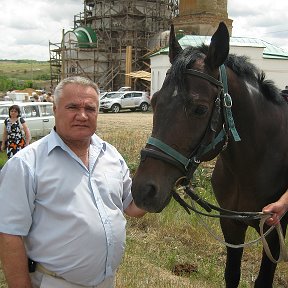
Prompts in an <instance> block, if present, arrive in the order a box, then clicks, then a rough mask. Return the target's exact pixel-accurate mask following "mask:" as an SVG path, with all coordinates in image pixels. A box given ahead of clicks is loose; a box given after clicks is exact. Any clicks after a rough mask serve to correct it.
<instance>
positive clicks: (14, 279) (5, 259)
mask: <svg viewBox="0 0 288 288" xmlns="http://www.w3.org/2000/svg"><path fill="white" fill-rule="evenodd" d="M0 260H1V262H2V269H3V270H4V274H5V277H6V281H7V284H8V287H9V288H32V284H31V280H30V276H29V271H28V259H27V256H26V251H25V247H24V243H23V240H22V237H21V236H16V235H10V234H4V233H0Z"/></svg>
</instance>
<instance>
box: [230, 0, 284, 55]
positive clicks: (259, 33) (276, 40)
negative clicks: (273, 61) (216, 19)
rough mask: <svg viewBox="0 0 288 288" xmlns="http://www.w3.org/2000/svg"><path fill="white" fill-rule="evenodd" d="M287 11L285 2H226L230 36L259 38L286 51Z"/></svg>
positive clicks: (231, 0) (245, 0) (266, 0)
mask: <svg viewBox="0 0 288 288" xmlns="http://www.w3.org/2000/svg"><path fill="white" fill-rule="evenodd" d="M287 10H288V2H287V1H285V0H277V1H275V2H274V3H273V1H271V0H253V1H251V0H249V1H248V0H242V1H239V0H228V15H229V18H230V19H232V20H233V30H232V35H233V36H239V37H253V38H260V39H262V40H265V41H267V42H269V43H271V44H274V45H277V46H279V47H282V48H285V49H287V51H288V37H287V36H288V23H287V21H286V19H287V16H286V14H287Z"/></svg>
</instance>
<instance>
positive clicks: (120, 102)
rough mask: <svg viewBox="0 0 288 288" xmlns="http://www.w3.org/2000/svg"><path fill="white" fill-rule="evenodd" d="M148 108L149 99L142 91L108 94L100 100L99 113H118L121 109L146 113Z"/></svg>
mask: <svg viewBox="0 0 288 288" xmlns="http://www.w3.org/2000/svg"><path fill="white" fill-rule="evenodd" d="M149 106H150V97H149V95H148V93H147V92H143V91H122V92H119V91H116V92H108V93H107V94H106V95H105V97H104V98H102V99H100V111H103V112H108V111H112V112H114V113H118V112H119V111H120V110H122V109H130V110H131V111H136V110H140V111H142V112H146V111H147V110H148V108H149Z"/></svg>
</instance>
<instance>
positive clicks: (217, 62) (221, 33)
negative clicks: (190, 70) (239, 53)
mask: <svg viewBox="0 0 288 288" xmlns="http://www.w3.org/2000/svg"><path fill="white" fill-rule="evenodd" d="M229 38H230V36H229V32H228V29H227V27H226V25H225V24H224V22H220V24H219V26H218V29H217V30H216V32H215V33H214V34H213V36H212V38H211V43H210V46H209V50H208V54H207V57H206V59H205V63H206V64H207V65H208V66H209V67H210V68H211V69H212V70H214V69H216V68H218V67H219V66H221V65H222V64H223V63H224V61H225V60H226V58H227V57H228V54H229Z"/></svg>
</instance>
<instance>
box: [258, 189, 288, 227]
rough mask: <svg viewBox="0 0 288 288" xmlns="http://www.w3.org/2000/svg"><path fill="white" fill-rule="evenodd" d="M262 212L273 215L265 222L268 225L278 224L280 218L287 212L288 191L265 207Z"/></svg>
mask: <svg viewBox="0 0 288 288" xmlns="http://www.w3.org/2000/svg"><path fill="white" fill-rule="evenodd" d="M262 211H263V212H264V213H273V214H272V215H271V217H270V218H268V219H267V220H266V223H267V224H268V225H276V224H278V223H279V221H280V219H281V217H282V216H283V215H284V214H285V213H286V212H287V211H288V190H287V191H286V192H285V193H284V194H283V195H282V196H281V197H280V199H279V200H278V201H276V202H274V203H271V204H269V205H267V206H265V207H264V208H263V209H262Z"/></svg>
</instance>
